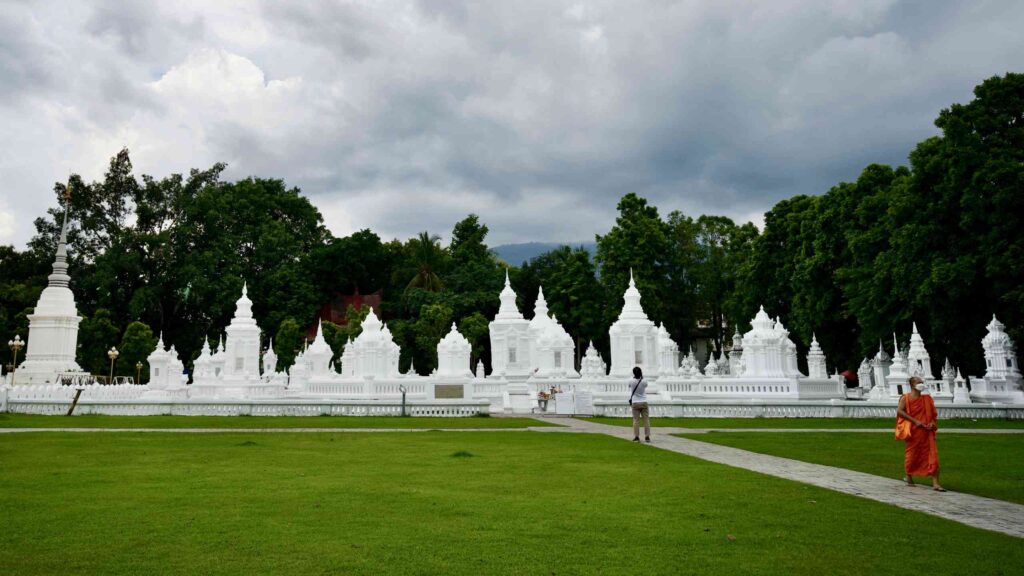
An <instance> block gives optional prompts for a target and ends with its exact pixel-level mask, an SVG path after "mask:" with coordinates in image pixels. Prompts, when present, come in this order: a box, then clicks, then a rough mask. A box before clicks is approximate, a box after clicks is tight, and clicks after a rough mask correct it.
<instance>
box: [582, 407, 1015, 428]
mask: <svg viewBox="0 0 1024 576" xmlns="http://www.w3.org/2000/svg"><path fill="white" fill-rule="evenodd" d="M584 420H590V421H591V422H598V423H601V424H611V425H612V426H632V425H633V420H632V419H631V418H608V417H595V418H584ZM895 425H896V416H895V411H894V412H893V417H892V418H651V426H656V427H664V428H793V429H796V428H823V429H826V428H833V429H840V430H844V429H851V428H889V429H891V428H893V427H894V426H895ZM939 428H996V429H999V428H1009V429H1018V428H1024V420H1000V419H995V418H993V419H980V420H966V419H962V420H939Z"/></svg>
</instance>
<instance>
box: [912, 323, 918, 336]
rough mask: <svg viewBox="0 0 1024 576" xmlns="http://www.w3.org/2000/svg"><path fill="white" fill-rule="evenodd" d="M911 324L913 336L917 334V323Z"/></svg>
mask: <svg viewBox="0 0 1024 576" xmlns="http://www.w3.org/2000/svg"><path fill="white" fill-rule="evenodd" d="M911 324H913V326H914V334H917V322H912V323H911Z"/></svg>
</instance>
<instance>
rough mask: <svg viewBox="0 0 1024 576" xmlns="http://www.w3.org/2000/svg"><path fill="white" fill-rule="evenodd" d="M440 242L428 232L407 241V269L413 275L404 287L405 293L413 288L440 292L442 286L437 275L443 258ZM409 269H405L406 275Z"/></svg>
mask: <svg viewBox="0 0 1024 576" xmlns="http://www.w3.org/2000/svg"><path fill="white" fill-rule="evenodd" d="M440 241H441V238H440V236H437V235H436V234H430V233H429V232H420V234H419V236H418V237H416V238H414V239H412V240H410V241H409V243H408V247H409V258H410V266H409V268H411V271H412V272H413V273H412V274H411V276H412V278H411V279H410V280H409V282H408V284H406V286H405V291H406V292H408V291H410V290H413V289H415V288H419V289H421V290H426V291H428V292H440V291H441V290H442V288H443V284H442V283H441V278H440V276H438V274H437V272H438V270H439V269H440V267H441V265H442V262H443V258H444V252H443V250H442V249H441V245H440ZM409 268H407V272H406V274H407V275H409V273H408V270H409Z"/></svg>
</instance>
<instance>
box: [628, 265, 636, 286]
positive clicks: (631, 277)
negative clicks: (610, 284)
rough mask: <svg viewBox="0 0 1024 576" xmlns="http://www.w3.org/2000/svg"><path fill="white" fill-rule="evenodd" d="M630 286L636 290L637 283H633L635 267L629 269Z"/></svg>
mask: <svg viewBox="0 0 1024 576" xmlns="http://www.w3.org/2000/svg"><path fill="white" fill-rule="evenodd" d="M629 285H630V287H632V288H636V282H634V281H633V267H632V266H630V267H629Z"/></svg>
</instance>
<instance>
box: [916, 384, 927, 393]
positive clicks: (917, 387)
mask: <svg viewBox="0 0 1024 576" xmlns="http://www.w3.org/2000/svg"><path fill="white" fill-rule="evenodd" d="M914 388H916V389H917V391H918V392H924V391H925V390H927V389H928V387H927V386H925V385H924V384H918V385H917V386H914Z"/></svg>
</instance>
